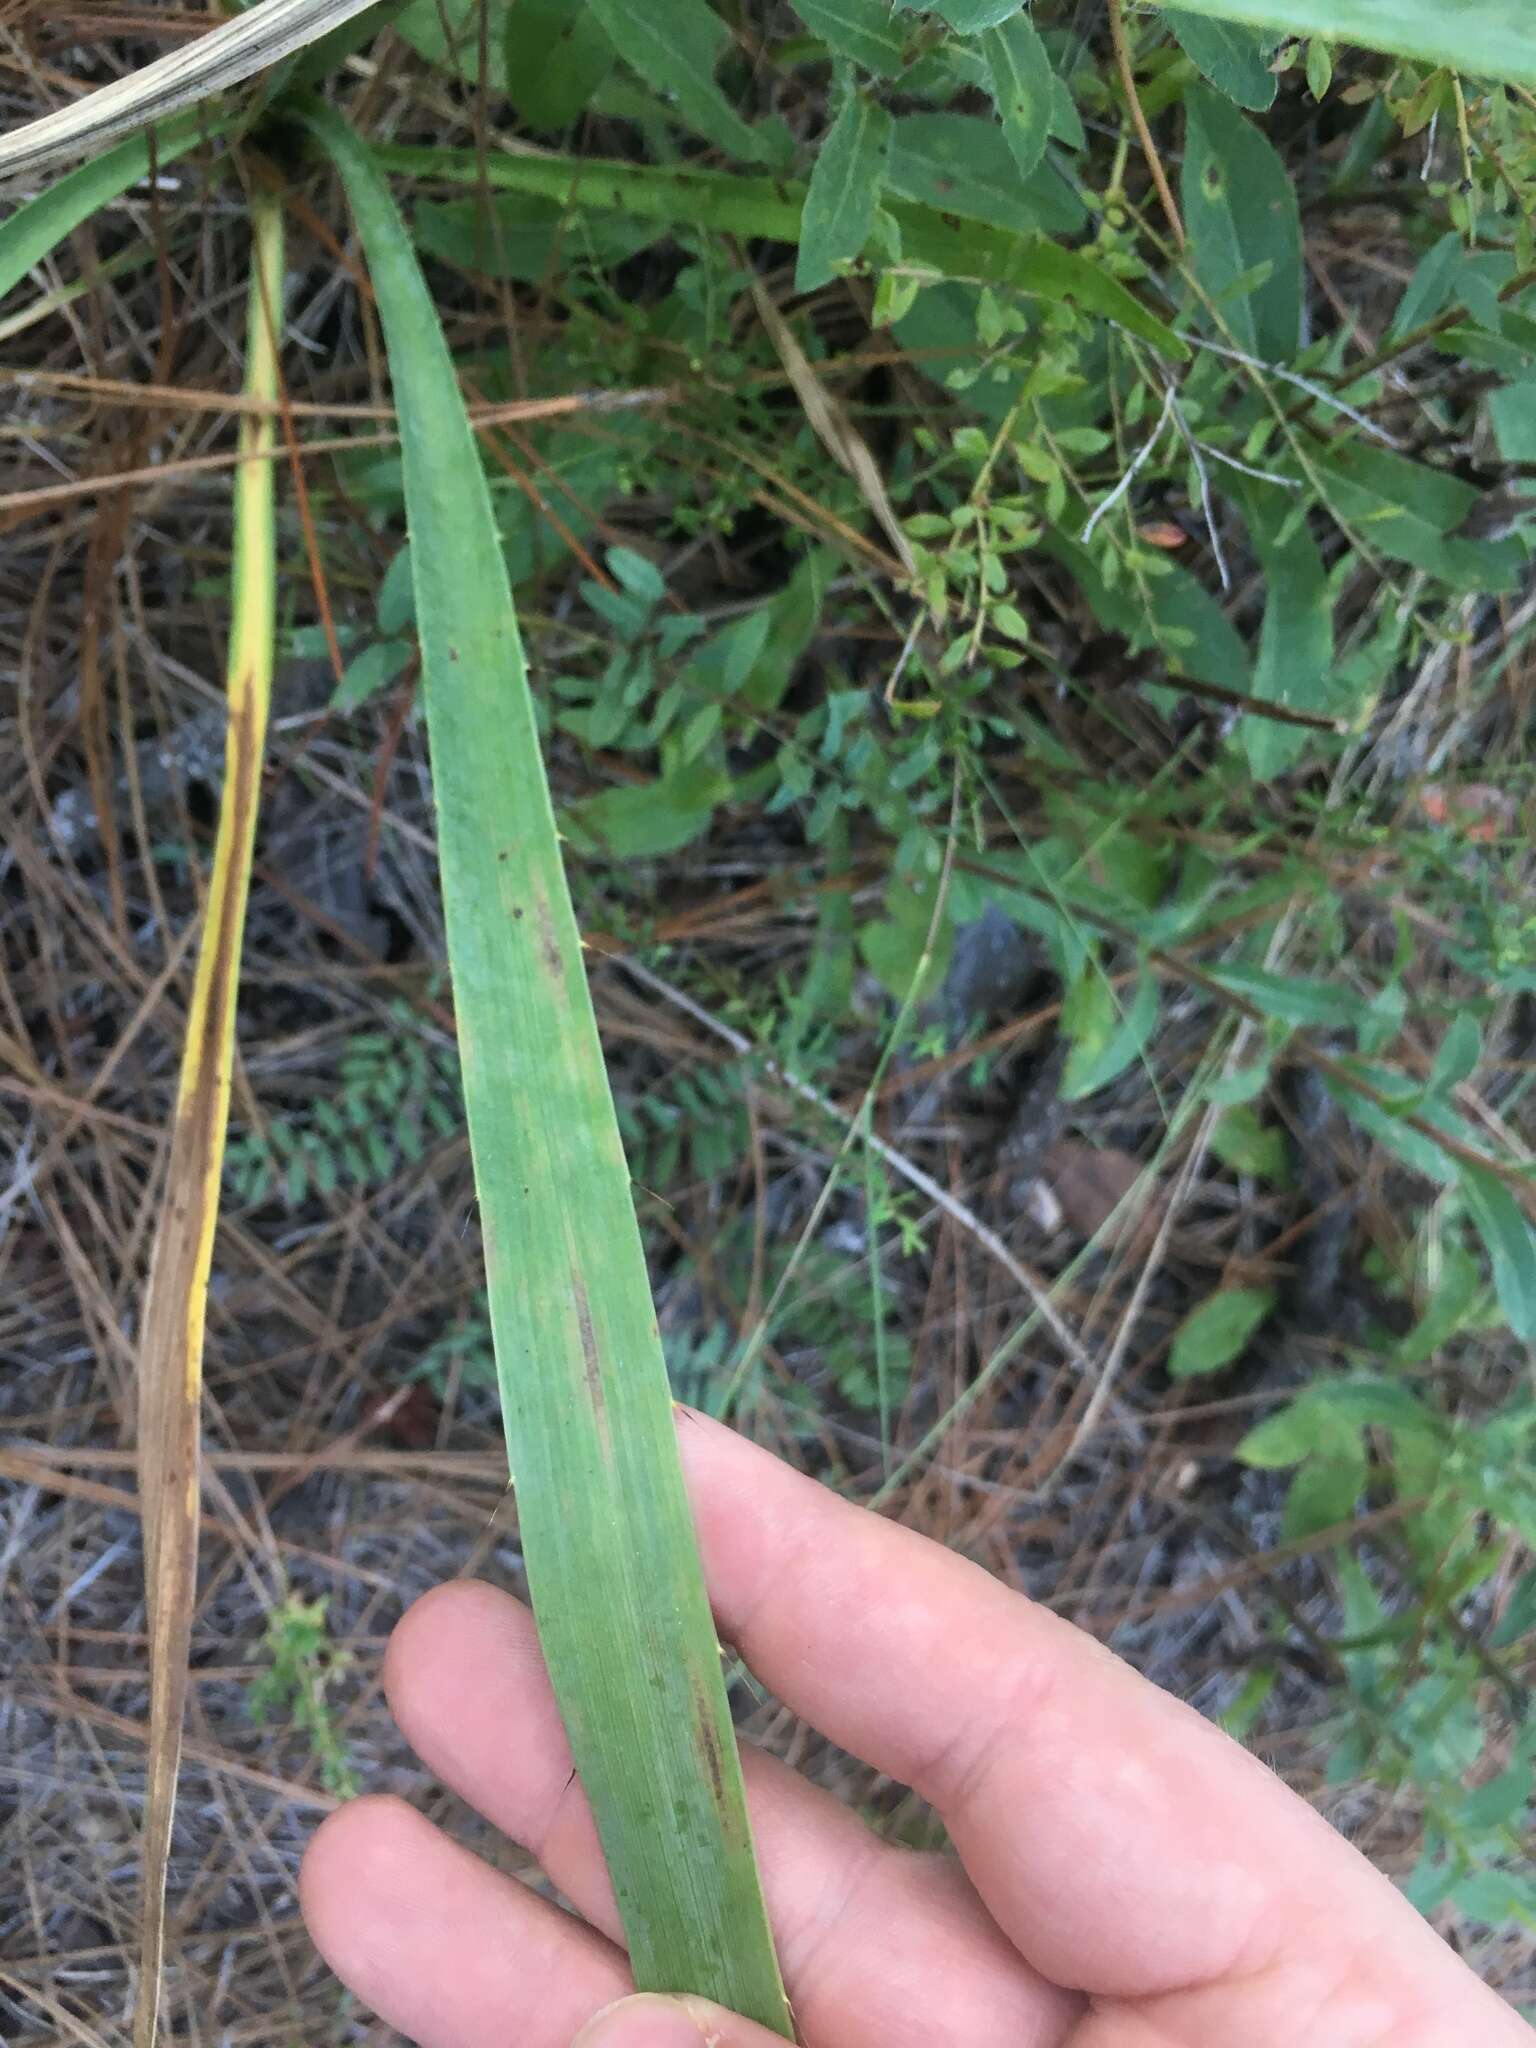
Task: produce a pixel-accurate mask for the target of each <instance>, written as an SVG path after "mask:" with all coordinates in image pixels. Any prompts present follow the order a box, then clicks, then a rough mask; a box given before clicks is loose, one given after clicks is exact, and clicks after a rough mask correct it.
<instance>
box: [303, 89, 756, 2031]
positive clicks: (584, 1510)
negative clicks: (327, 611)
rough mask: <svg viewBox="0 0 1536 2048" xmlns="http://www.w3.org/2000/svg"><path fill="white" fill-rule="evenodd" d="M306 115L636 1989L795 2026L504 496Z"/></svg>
mask: <svg viewBox="0 0 1536 2048" xmlns="http://www.w3.org/2000/svg"><path fill="white" fill-rule="evenodd" d="M307 118H308V119H309V122H310V125H311V127H312V128H313V131H314V133H315V134H316V136H317V137H318V138H319V139H320V141H321V143H322V144H323V146H324V148H325V149H326V151H327V153H328V154H329V155H330V156H331V158H332V160H333V161H334V162H335V164H336V166H337V168H338V169H339V170H340V172H341V175H342V179H343V181H344V183H345V185H346V189H347V195H348V198H349V200H350V202H351V206H352V213H353V217H354V219H355V221H356V223H357V228H358V232H359V234H360V236H361V238H362V243H363V249H364V252H365V254H366V256H367V259H368V267H369V270H370V272H371V275H372V280H373V287H374V291H375V293H376V295H377V300H378V308H379V317H380V320H381V321H382V323H383V328H384V339H385V343H386V346H387V349H388V353H389V361H390V369H391V374H392V376H393V379H394V390H395V405H396V408H397V410H398V413H399V419H400V440H401V450H402V456H403V461H404V469H405V500H406V514H407V519H408V522H409V527H410V537H411V565H412V570H413V574H414V578H415V587H416V620H417V628H418V631H419V634H420V638H421V657H422V675H423V679H424V682H425V687H426V703H427V722H428V730H429V735H430V739H431V745H432V782H433V789H434V792H435V796H436V803H437V816H438V843H439V849H440V859H441V863H442V881H443V900H444V906H445V910H446V914H447V927H448V957H449V964H450V967H451V969H452V974H453V991H454V1002H455V1008H456V1014H457V1019H458V1030H459V1046H460V1053H461V1057H462V1062H463V1072H464V1095H465V1103H466V1107H467V1110H468V1114H469V1133H470V1142H471V1147H472V1150H473V1156H474V1167H475V1184H476V1189H477V1192H478V1195H479V1200H480V1220H481V1227H482V1230H483V1232H484V1236H485V1255H486V1267H487V1276H488V1280H489V1286H490V1304H491V1321H492V1328H493V1331H494V1335H495V1343H496V1358H497V1369H498V1372H499V1375H500V1381H501V1399H502V1410H503V1415H504V1419H505V1423H506V1431H507V1442H508V1449H509V1451H510V1454H511V1462H512V1469H513V1473H514V1475H515V1478H516V1482H517V1501H518V1513H519V1523H520V1528H521V1533H522V1542H523V1551H524V1556H525V1558H526V1561H527V1568H528V1580H529V1586H530V1590H531V1592H532V1594H533V1603H534V1612H535V1615H536V1617H537V1620H538V1624H539V1632H540V1638H541V1641H542V1643H543V1647H544V1654H545V1657H546V1660H547V1662H548V1665H549V1671H550V1677H551V1679H552V1681H553V1684H554V1688H555V1695H556V1698H557V1699H558V1701H559V1704H560V1710H561V1713H562V1715H563V1716H564V1719H565V1725H566V1729H567V1732H568V1733H569V1736H570V1740H571V1749H572V1752H573V1754H574V1757H575V1760H576V1766H577V1769H578V1771H579V1772H580V1774H581V1780H582V1783H583V1785H584V1787H585V1789H586V1792H587V1795H588V1797H589V1798H590V1800H591V1802H592V1807H593V1811H594V1813H595V1815H596V1818H597V1825H598V1831H599V1833H600V1835H601V1838H602V1844H603V1850H604V1854H605V1855H606V1857H607V1860H608V1868H609V1872H610V1875H611V1876H612V1879H613V1887H614V1893H615V1896H616V1898H617V1902H618V1907H619V1911H620V1913H621V1915H622V1917H623V1922H624V1930H625V1934H626V1936H627V1939H628V1942H629V1952H630V1961H631V1965H632V1967H633V1970H634V1976H635V1982H636V1984H637V1985H639V1986H640V1987H641V1988H642V1989H646V1990H670V1991H694V1992H699V1993H703V1994H705V1995H706V1996H709V1997H712V1998H715V1999H717V2000H719V2001H720V2003H722V2004H724V2005H728V2006H732V2007H734V2008H735V2009H736V2010H737V2011H738V2012H742V2013H745V2014H747V2015H748V2016H749V2017H751V2018H754V2019H756V2020H758V2021H760V2022H762V2023H763V2024H765V2025H767V2026H770V2027H773V2028H776V2029H777V2030H778V2031H779V2032H780V2033H783V2034H785V2035H788V2034H790V2032H791V2026H790V2019H789V2013H788V2007H787V2004H786V2001H785V1997H784V1992H783V1987H782V1985H781V1983H780V1979H779V1973H778V1966H777V1963H776V1961H775V1958H774V1953H773V1945H772V1941H771V1938H770V1935H769V1931H768V1923H767V1915H766V1912H765V1909H764V1905H763V1899H762V1891H761V1887H760V1884H759V1881H758V1875H757V1869H756V1865H755V1862H754V1859H753V1854H752V1843H751V1836H750V1833H749V1830H748V1825H747V1816H746V1806H745V1801H744V1798H743V1793H742V1785H741V1775H740V1768H739V1763H738V1759H737V1753H736V1742H735V1736H734V1733H733V1730H732V1726H731V1719H730V1712H729V1708H728V1705H727V1702H726V1697H725V1689H724V1685H723V1683H722V1680H721V1674H720V1658H719V1646H718V1643H717V1641H716V1638H715V1632H714V1625H713V1622H712V1620H711V1617H710V1611H709V1603H708V1599H707V1597H706V1594H705V1590H704V1581H703V1574H702V1571H701V1568H700V1565H699V1558H698V1552H697V1548H696V1544H695V1538H694V1531H693V1525H692V1520H691V1517H690V1514H689V1509H688V1501H687V1496H686V1493H685V1492H684V1488H683V1481H682V1472H681V1467H680V1463H679V1460H678V1455H677V1445H676V1440H675V1437H674V1433H673V1417H672V1403H671V1396H670V1391H669V1388H668V1383H667V1374H666V1366H665V1362H664V1360H663V1357H662V1351H661V1343H660V1338H659V1335H658V1333H657V1328H656V1317H655V1311H654V1309H653V1307H652V1303H651V1295H650V1285H649V1281H648V1278H647V1274H646V1267H645V1256H644V1252H643V1249H642V1246H641V1241H640V1232H639V1227H638V1225H637V1223H636V1220H635V1211H634V1201H633V1197H632V1194H631V1186H630V1179H629V1171H628V1168H627V1166H626V1164H625V1160H624V1150H623V1146H622V1144H621V1142H620V1139H619V1133H618V1125H617V1122H616V1119H615V1117H614V1111H613V1102H612V1098H611V1096H610V1094H609V1091H608V1081H607V1075H606V1072H605V1070H604V1066H603V1056H602V1047H601V1045H600V1043H599V1041H598V1035H597V1024H596V1020H595V1018H594V1015H593V1011H592V1000H591V996H590V993H589V991H588V988H587V980H586V973H585V970H584V968H583V965H582V958H581V941H580V938H579V936H578V933H577V927H576V919H575V915H574V913H573V911H572V908H571V900H570V894H569V891H568V889H567V886H566V880H565V873H564V869H563V867H562V865H561V860H560V849H559V842H558V838H557V835H556V831H555V820H554V813H553V810H552V808H551V805H550V799H549V790H548V786H547V784H546V782H545V779H544V768H543V763H542V761H541V759H540V755H539V743H538V735H537V729H536V726H535V723H534V711H533V700H532V697H531V696H530V694H529V689H528V683H527V676H526V672H525V669H524V664H523V655H522V648H521V645H520V642H519V638H518V631H517V621H516V618H515V617H514V614H513V609H512V595H511V590H510V587H509V585H508V581H507V570H506V564H505V562H504V560H503V557H502V551H501V543H500V540H499V538H498V535H497V531H496V525H495V521H494V518H493V516H492V510H491V500H490V493H489V489H488V487H487V484H486V481H485V476H484V473H483V471H482V469H481V467H480V459H479V456H478V454H477V453H476V449H475V443H474V438H473V436H472V435H471V433H470V429H469V422H468V419H467V417H466V414H465V410H464V403H463V399H462V398H461V396H460V393H459V388H458V385H457V382H456V380H455V377H454V372H453V364H452V362H451V360H450V358H449V354H448V348H447V344H446V342H445V341H444V338H443V332H442V328H441V327H440V325H439V324H438V319H437V314H436V311H435V309H434V307H433V304H432V300H431V298H430V296H429V294H428V292H427V287H426V284H425V282H424V280H423V278H422V274H421V270H420V267H419V265H418V264H417V261H416V256H415V252H414V250H413V249H412V247H411V243H410V239H409V237H408V235H407V233H406V230H405V225H404V222H403V221H402V220H401V218H400V214H399V211H398V210H397V208H396V206H395V203H394V201H393V199H392V198H391V197H390V193H389V189H388V187H387V185H386V184H385V182H384V180H383V178H382V177H381V176H380V174H379V172H378V171H377V169H376V168H375V167H374V164H373V162H372V160H371V158H370V156H369V153H368V150H367V149H366V147H365V146H364V145H363V143H362V142H360V141H359V140H358V138H357V137H356V136H354V135H353V134H352V133H351V131H350V130H349V129H348V128H347V127H346V126H345V125H344V124H343V123H342V122H341V121H340V120H339V119H338V118H337V117H336V115H335V114H333V113H331V112H329V111H327V110H321V109H317V110H315V111H314V112H313V113H312V114H310V115H309V116H308V117H307ZM507 1734H508V1740H509V1741H514V1740H516V1731H515V1730H513V1729H509V1730H508V1731H507Z"/></svg>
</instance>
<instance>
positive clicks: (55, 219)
mask: <svg viewBox="0 0 1536 2048" xmlns="http://www.w3.org/2000/svg"><path fill="white" fill-rule="evenodd" d="M227 126H228V123H227V122H224V121H216V120H204V119H203V118H202V116H200V115H199V114H196V113H190V114H182V115H179V116H178V117H177V119H176V120H174V121H168V122H167V123H166V124H165V126H164V127H163V128H160V129H157V130H156V132H155V135H154V138H153V140H154V147H153V150H151V147H150V137H148V136H147V135H135V136H133V137H132V138H131V139H130V140H129V141H127V142H120V143H119V144H118V145H117V147H116V149H109V150H108V151H107V152H106V154H105V155H104V156H98V157H93V158H92V159H91V161H90V162H89V163H87V164H81V165H80V166H79V168H78V169H77V170H73V171H70V172H69V173H68V174H67V175H66V176H64V177H62V178H60V179H58V180H57V181H56V182H55V183H53V184H51V185H49V186H47V187H46V188H45V189H44V190H43V191H41V192H39V193H38V195H37V197H36V198H35V199H29V200H28V201H27V202H26V204H25V205H24V206H18V207H17V209H16V211H15V212H14V213H13V214H11V215H10V217H9V218H8V219H7V220H6V221H4V222H3V223H0V299H3V298H4V297H5V295H6V293H7V292H8V291H10V290H11V289H12V288H13V287H14V286H15V285H17V284H19V283H20V282H21V280H22V278H24V277H25V276H26V274H27V272H28V271H29V270H30V269H31V268H32V266H33V265H34V264H35V263H41V262H42V260H43V258H44V257H45V256H46V255H47V254H48V252H49V250H50V249H54V248H57V246H58V244H59V243H60V242H62V241H63V240H64V238H65V236H66V235H68V234H70V233H72V232H73V230H74V229H76V228H77V227H79V225H80V223H81V221H83V220H89V219H90V217H91V215H92V214H93V213H96V212H98V211H99V210H100V209H101V208H102V207H103V206H110V205H111V203H112V201H113V200H114V199H117V198H120V197H121V195H122V194H123V193H124V192H126V191H127V190H128V188H129V187H130V186H131V185H137V184H138V182H139V181H140V179H141V178H147V177H148V176H149V175H150V170H151V165H152V162H153V168H154V169H156V170H161V169H163V168H164V167H165V166H166V165H167V164H171V163H174V162H175V161H176V159H177V157H179V156H183V155H185V153H186V152H187V151H188V150H189V149H190V148H191V147H192V145H193V144H194V143H195V142H198V141H201V140H202V138H203V137H204V136H206V135H215V134H217V133H218V132H219V131H220V129H222V128H224V127H227ZM0 147H3V144H0Z"/></svg>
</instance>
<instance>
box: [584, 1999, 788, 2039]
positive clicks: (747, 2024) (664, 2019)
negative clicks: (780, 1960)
mask: <svg viewBox="0 0 1536 2048" xmlns="http://www.w3.org/2000/svg"><path fill="white" fill-rule="evenodd" d="M571 2048H784V2043H783V2038H782V2036H780V2035H778V2034H770V2033H769V2031H768V2029H767V2028H766V2027H760V2026H758V2025H757V2023H756V2022H755V2021H754V2020H744V2019H742V2018H741V2016H740V2014H739V2013H734V2012H727V2011H726V2009H725V2007H724V2006H723V2005H711V2004H710V2002H709V2000H708V1999H707V1998H656V1997H651V1996H647V1995H642V1996H640V1997H638V1998H625V1999H622V2000H621V2001H620V2002H619V2003H618V2004H617V2005H610V2006H609V2007H608V2009H607V2010H606V2012H600V2013H598V2015H597V2016H596V2018H595V2019H590V2020H588V2022H587V2024H586V2025H585V2026H584V2027H583V2028H582V2030H581V2032H580V2033H579V2034H578V2035H577V2036H576V2039H575V2040H574V2041H573V2042H572V2043H571Z"/></svg>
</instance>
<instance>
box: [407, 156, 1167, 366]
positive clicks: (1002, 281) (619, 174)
mask: <svg viewBox="0 0 1536 2048" xmlns="http://www.w3.org/2000/svg"><path fill="white" fill-rule="evenodd" d="M373 161H374V162H375V163H376V164H377V165H378V166H379V167H380V168H381V169H384V170H390V171H398V172H399V173H400V175H401V176H402V177H406V178H415V179H421V180H427V179H441V180H444V181H446V182H447V183H450V184H455V185H463V186H465V187H467V188H468V189H470V190H476V189H478V188H479V187H480V186H483V185H489V186H491V187H493V188H494V189H497V190H500V191H509V192H529V193H537V194H540V195H543V196H546V197H548V198H551V199H555V200H558V201H559V202H560V203H561V204H562V205H569V204H573V203H575V204H579V205H581V206H583V207H603V208H608V209H613V210H615V211H618V212H621V213H632V214H635V215H637V216H638V217H639V218H641V219H643V220H664V221H670V222H677V223H679V224H687V225H688V226H690V227H693V228H701V227H703V228H715V229H719V230H722V231H724V232H725V233H728V234H738V235H764V236H769V237H771V238H772V239H774V240H775V241H781V242H796V241H798V240H799V239H800V228H801V219H802V211H803V206H804V199H805V187H804V186H803V185H800V184H797V183H796V182H795V181H794V180H793V179H789V178H763V177H742V176H740V175H739V174H737V173H736V172H733V171H709V170H695V169H694V168H693V166H692V165H688V166H685V167H682V168H673V167H672V166H671V165H666V166H658V165H655V164H626V163H614V162H603V161H601V160H599V159H596V158H590V157H579V156H556V155H553V154H551V155H548V156H511V155H495V156H491V157H486V156H484V155H483V154H482V153H480V152H479V151H476V150H473V149H435V148H421V147H418V146H415V145H413V144H409V143H389V144H383V145H380V146H379V147H378V148H376V149H375V150H374V151H373ZM886 211H887V212H888V213H889V214H890V216H891V218H892V220H894V221H895V223H896V225H897V227H898V228H899V229H900V231H901V252H902V260H903V262H904V263H906V264H908V265H911V266H913V267H915V268H919V269H923V270H932V271H934V272H935V273H936V274H937V275H938V276H940V277H954V278H969V279H975V280H979V281H981V282H983V283H986V284H997V285H1011V286H1013V287H1014V288H1016V289H1017V290H1019V291H1023V292H1038V293H1040V295H1041V296H1042V297H1043V298H1048V299H1071V300H1073V301H1075V303H1076V304H1077V305H1079V306H1080V307H1081V308H1082V309H1083V311H1084V312H1086V313H1097V314H1099V315H1101V316H1102V317H1103V318H1104V319H1106V320H1113V321H1116V322H1117V323H1118V324H1119V325H1120V326H1122V327H1125V328H1128V329H1129V330H1130V331H1131V333H1133V334H1139V335H1141V336H1142V337H1143V338H1144V339H1145V340H1147V341H1150V342H1152V343H1153V345H1154V346H1155V347H1157V348H1159V349H1161V350H1162V352H1163V354H1164V355H1166V356H1169V357H1171V358H1172V359H1173V360H1174V361H1176V362H1181V361H1183V360H1184V359H1185V358H1186V357H1187V356H1188V354H1189V348H1188V346H1187V344H1186V343H1184V342H1182V341H1181V340H1180V339H1179V337H1178V336H1177V335H1176V334H1175V333H1174V331H1173V329H1172V328H1171V327H1169V326H1168V324H1167V323H1166V321H1163V320H1159V319H1158V318H1157V317H1156V316H1155V315H1154V314H1152V313H1149V312H1148V311H1147V309H1146V307H1145V306H1143V305H1142V303H1141V301H1140V300H1139V299H1137V298H1136V297H1134V296H1133V294H1132V293H1130V292H1129V291H1127V290H1126V288H1125V286H1124V285H1123V284H1122V283H1121V282H1120V280H1119V279H1118V278H1117V277H1113V276H1111V274H1110V273H1109V272H1108V271H1107V270H1105V269H1104V268H1103V267H1102V266H1101V265H1100V264H1099V263H1097V262H1095V261H1094V260H1093V258H1092V257H1091V256H1087V255H1084V254H1083V253H1082V252H1081V251H1079V250H1077V249H1064V248H1063V247H1062V245H1061V244H1060V243H1059V242H1056V241H1053V240H1052V239H1051V238H1050V237H1049V236H1048V235H1035V234H1020V233H1017V232H1015V231H1013V230H1011V229H1007V228H996V227H985V226H983V225H982V224H981V222H979V221H973V220H960V221H957V220H956V219H955V218H954V217H953V216H952V215H949V214H946V213H945V212H944V211H943V209H942V208H940V207H937V206H924V205H916V204H913V203H911V202H909V201H907V200H901V199H887V201H886Z"/></svg>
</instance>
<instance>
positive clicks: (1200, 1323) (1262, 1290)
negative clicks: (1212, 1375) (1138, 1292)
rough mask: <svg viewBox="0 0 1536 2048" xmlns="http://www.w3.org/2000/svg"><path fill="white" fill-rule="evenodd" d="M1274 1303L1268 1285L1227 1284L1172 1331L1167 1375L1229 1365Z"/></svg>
mask: <svg viewBox="0 0 1536 2048" xmlns="http://www.w3.org/2000/svg"><path fill="white" fill-rule="evenodd" d="M1274 1305H1275V1290H1274V1289H1273V1288H1272V1287H1227V1288H1223V1289H1222V1291H1221V1292H1220V1293H1219V1294H1213V1295H1212V1296H1211V1298H1210V1300H1209V1301H1203V1302H1202V1303H1201V1304H1200V1306H1199V1307H1198V1308H1197V1309H1195V1310H1194V1311H1193V1313H1192V1314H1190V1315H1187V1316H1186V1317H1185V1318H1184V1320H1183V1322H1182V1323H1180V1325H1179V1327H1178V1330H1177V1331H1176V1332H1175V1334H1174V1339H1173V1349H1172V1351H1171V1352H1170V1353H1169V1357H1168V1372H1169V1376H1170V1377H1171V1378H1173V1379H1176V1380H1190V1379H1196V1378H1198V1377H1199V1375H1200V1374H1202V1373H1207V1372H1220V1370H1221V1368H1222V1367H1223V1366H1224V1365H1230V1364H1231V1363H1232V1361H1233V1359H1234V1358H1236V1357H1237V1356H1238V1354H1239V1352H1241V1351H1242V1350H1243V1349H1244V1347H1245V1346H1246V1345H1247V1343H1248V1340H1249V1338H1250V1337H1251V1336H1252V1335H1253V1333H1254V1331H1255V1330H1256V1329H1257V1328H1258V1327H1259V1325H1260V1323H1262V1322H1263V1320H1264V1318H1265V1317H1266V1316H1267V1315H1268V1314H1269V1312H1270V1310H1271V1309H1272V1308H1273V1307H1274Z"/></svg>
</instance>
